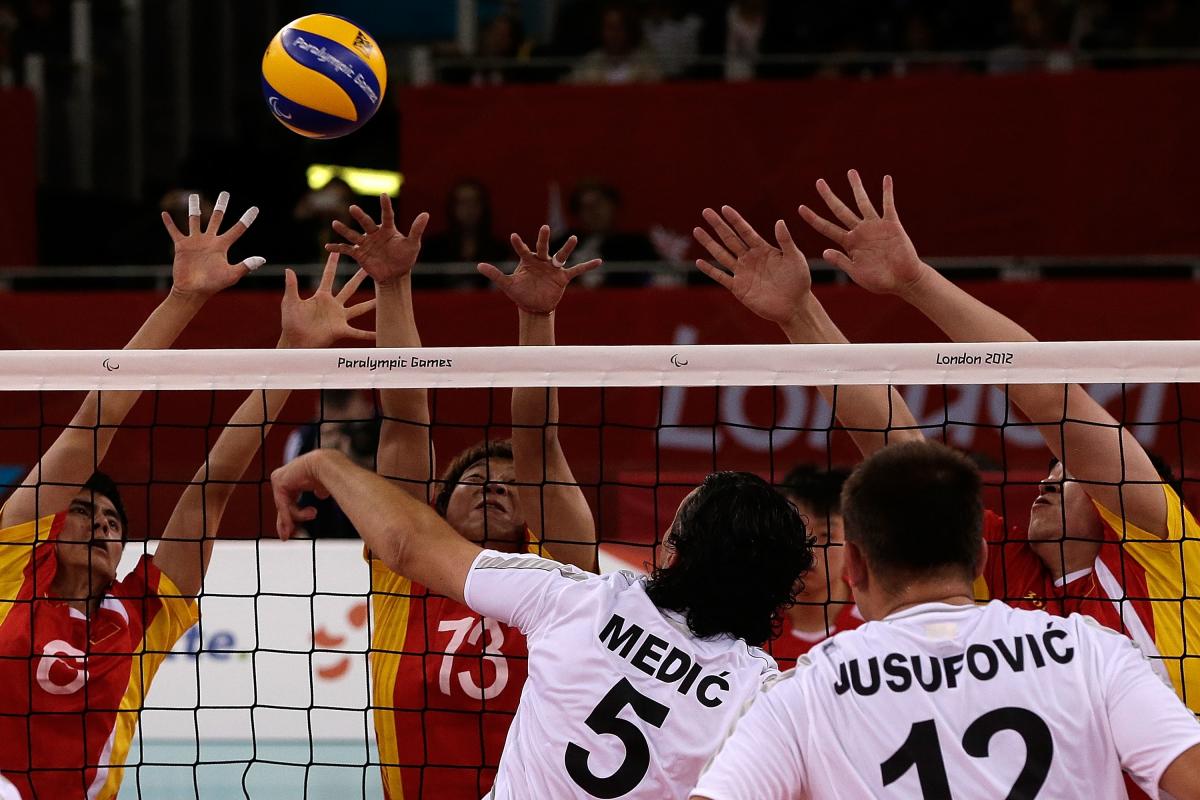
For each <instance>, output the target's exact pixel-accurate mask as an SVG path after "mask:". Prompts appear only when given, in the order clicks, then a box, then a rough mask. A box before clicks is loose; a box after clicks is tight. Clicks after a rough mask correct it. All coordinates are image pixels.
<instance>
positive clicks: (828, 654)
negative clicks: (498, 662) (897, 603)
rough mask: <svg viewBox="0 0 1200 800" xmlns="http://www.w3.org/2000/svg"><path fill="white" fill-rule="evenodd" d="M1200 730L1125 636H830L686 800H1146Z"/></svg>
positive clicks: (1040, 629) (930, 622) (959, 614)
mask: <svg viewBox="0 0 1200 800" xmlns="http://www.w3.org/2000/svg"><path fill="white" fill-rule="evenodd" d="M1196 744H1200V723H1198V722H1197V721H1196V718H1195V717H1194V716H1193V715H1192V714H1191V712H1189V711H1188V710H1187V708H1185V707H1184V705H1183V704H1182V703H1181V702H1180V701H1179V699H1178V698H1177V697H1176V696H1175V693H1174V692H1173V691H1172V690H1171V689H1170V688H1169V687H1168V686H1167V685H1166V684H1165V683H1164V682H1163V680H1162V679H1161V678H1160V677H1158V676H1157V675H1156V674H1155V673H1154V671H1153V670H1152V669H1151V668H1150V666H1149V664H1148V663H1147V662H1146V660H1145V658H1144V657H1143V656H1142V655H1141V653H1140V651H1138V649H1137V648H1136V646H1135V645H1134V644H1133V642H1131V641H1130V640H1129V639H1127V638H1126V637H1124V636H1122V635H1120V634H1118V633H1114V632H1113V631H1111V630H1109V629H1107V628H1102V627H1100V625H1099V624H1098V623H1096V622H1095V621H1094V620H1092V619H1091V618H1090V617H1084V616H1080V615H1078V614H1073V615H1071V616H1070V617H1069V618H1066V619H1064V618H1062V617H1053V616H1050V615H1049V614H1046V613H1044V612H1041V611H1021V610H1017V609H1013V608H1009V607H1008V606H1006V605H1003V604H1002V603H1000V602H999V601H993V602H991V603H989V604H988V605H986V606H971V605H969V606H954V605H947V604H943V603H929V604H925V605H920V606H916V607H913V608H910V609H907V610H905V611H901V612H899V613H896V614H893V615H892V616H890V617H888V618H887V619H885V620H884V621H882V622H872V623H868V624H867V625H864V626H863V627H861V628H859V629H857V630H855V631H848V632H846V633H842V634H839V635H837V636H835V637H833V638H832V639H830V640H829V641H827V642H825V643H824V644H822V645H819V646H818V647H816V648H815V649H814V650H813V651H812V652H810V653H809V654H808V656H805V657H803V658H801V659H800V662H799V663H798V664H797V667H796V669H795V670H792V671H790V672H788V673H785V674H784V675H783V677H781V678H780V679H779V680H776V681H772V682H771V684H770V685H769V686H767V687H766V688H765V689H764V690H763V692H762V693H761V694H760V695H759V696H758V698H757V699H756V700H755V701H754V703H753V705H752V706H751V708H750V709H749V711H748V712H747V713H746V715H745V717H743V718H742V719H741V720H740V721H739V722H738V723H737V725H736V728H735V729H734V733H733V735H732V737H731V738H730V739H729V741H728V742H726V743H725V744H724V745H723V746H722V748H721V750H720V752H719V753H718V755H717V756H716V757H715V758H714V760H713V763H712V765H711V766H710V767H709V768H708V769H707V770H706V771H705V773H704V775H703V776H702V777H701V779H700V783H699V785H698V786H697V787H696V789H695V791H694V792H693V794H694V795H696V796H698V797H705V798H711V800H743V799H744V800H751V799H752V800H790V799H791V798H796V797H801V796H804V797H810V798H812V800H824V799H825V798H848V797H854V798H869V797H876V798H926V800H942V799H943V798H950V797H954V798H957V799H958V800H972V799H973V798H980V800H983V798H999V797H1012V798H1018V797H1019V798H1067V797H1073V798H1082V797H1086V798H1088V800H1109V798H1112V799H1113V800H1116V798H1125V797H1126V796H1127V795H1126V791H1125V786H1124V782H1123V780H1122V777H1121V769H1122V768H1124V769H1126V770H1128V771H1129V773H1130V775H1132V776H1133V778H1134V779H1135V780H1136V781H1137V782H1138V784H1139V785H1141V786H1142V788H1143V789H1145V791H1146V792H1147V793H1148V794H1149V795H1150V796H1151V797H1158V796H1159V792H1158V783H1159V780H1160V779H1161V777H1162V774H1163V772H1164V771H1165V770H1166V768H1167V767H1168V766H1170V764H1171V762H1172V761H1174V760H1175V759H1176V758H1177V757H1178V756H1179V755H1180V754H1182V753H1183V752H1184V751H1185V750H1187V749H1188V748H1190V747H1192V746H1193V745H1196Z"/></svg>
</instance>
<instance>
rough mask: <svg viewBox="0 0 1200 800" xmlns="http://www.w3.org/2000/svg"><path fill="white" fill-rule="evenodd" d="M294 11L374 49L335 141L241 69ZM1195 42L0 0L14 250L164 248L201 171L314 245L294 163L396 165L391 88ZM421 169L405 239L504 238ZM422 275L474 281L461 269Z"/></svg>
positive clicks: (253, 72) (703, 1)
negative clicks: (356, 109)
mask: <svg viewBox="0 0 1200 800" xmlns="http://www.w3.org/2000/svg"><path fill="white" fill-rule="evenodd" d="M313 11H324V12H330V13H336V14H341V15H344V16H346V17H348V18H350V19H353V20H355V21H356V22H358V23H359V24H360V25H362V26H363V27H364V28H366V29H367V30H369V31H370V32H371V33H372V34H373V35H374V36H375V37H376V38H377V39H378V40H379V41H380V43H381V44H382V45H383V47H384V50H385V53H386V55H387V58H388V64H389V72H390V76H389V77H390V85H389V93H390V94H391V95H392V99H391V100H390V101H389V102H386V103H385V106H384V108H383V109H382V110H381V112H380V113H379V114H378V116H377V118H376V119H375V120H373V121H372V122H371V123H370V124H369V125H367V126H366V128H365V129H363V130H362V131H360V132H358V133H356V134H354V135H353V136H350V137H348V138H346V139H344V140H340V141H335V142H320V143H314V142H308V141H305V140H303V139H301V138H300V137H296V136H289V135H286V134H285V133H284V132H282V130H281V129H279V128H278V126H277V124H276V123H275V122H274V121H273V120H272V119H271V118H270V116H269V115H268V114H267V113H266V110H265V108H264V106H263V102H262V98H261V94H260V89H259V84H258V61H259V59H260V58H261V53H262V50H263V48H264V46H265V44H266V42H267V41H268V40H269V38H270V36H271V35H272V34H273V33H274V32H275V31H276V30H277V29H278V28H279V27H280V26H281V25H282V24H283V23H284V22H286V21H288V20H290V19H292V18H294V17H296V16H300V15H302V14H304V13H309V12H313ZM1197 61H1200V3H1197V2H1190V1H1188V0H1074V1H1072V0H836V1H832V0H820V1H818V0H693V1H692V2H684V1H683V0H621V1H619V2H613V1H612V0H391V1H389V2H377V1H376V0H324V2H319V3H314V2H305V1H304V0H236V1H235V0H0V88H3V87H28V88H30V89H32V90H33V92H34V94H35V95H36V96H37V99H38V111H37V117H38V119H37V131H38V143H39V149H38V164H37V172H38V200H37V202H38V214H37V220H38V224H37V246H36V259H35V260H36V263H37V264H38V265H41V266H44V267H51V266H61V265H79V264H90V265H97V264H109V265H137V264H162V263H165V262H166V261H167V260H168V259H169V248H168V242H167V240H166V239H165V237H163V236H162V235H160V231H159V229H158V225H159V223H158V220H157V216H156V213H155V212H156V211H157V210H159V209H162V210H167V211H171V212H172V213H175V214H179V215H182V214H183V213H184V209H185V204H186V195H187V193H188V192H190V191H200V192H201V193H202V194H203V195H204V196H205V198H206V201H207V202H211V200H212V199H213V198H215V195H216V192H217V191H218V190H220V189H223V188H224V189H230V190H231V191H233V193H234V196H235V205H237V201H244V202H253V203H256V204H258V205H260V206H262V207H263V208H264V209H268V210H269V212H270V213H265V214H264V215H263V219H262V222H260V223H259V224H260V226H261V228H260V232H261V234H262V236H263V238H265V239H268V240H269V241H270V242H271V252H270V253H269V254H268V255H269V256H270V257H271V258H272V260H275V261H278V260H287V261H293V262H296V261H299V262H304V263H308V262H312V261H314V260H316V258H317V256H318V254H319V246H320V245H321V244H322V243H323V242H324V241H326V240H328V237H329V235H330V233H329V223H330V221H331V220H332V219H334V218H337V217H339V216H344V214H345V207H346V205H348V203H350V202H353V201H355V199H356V197H357V196H358V192H357V191H356V190H355V189H354V188H353V187H352V186H351V185H350V184H348V183H347V182H345V181H342V180H340V179H338V178H336V177H335V178H333V179H332V180H329V179H328V178H326V179H325V181H326V182H318V183H314V182H313V180H312V179H311V177H310V176H309V174H308V172H307V168H308V167H309V166H310V165H312V164H314V163H322V164H340V165H351V166H354V167H367V168H376V169H382V170H390V171H400V172H401V173H403V172H404V171H405V167H406V165H405V164H403V163H397V162H398V158H397V147H396V142H397V140H398V137H399V136H400V132H399V126H398V118H399V114H402V113H403V108H399V109H398V103H397V102H396V95H397V93H398V92H399V91H400V89H401V87H436V86H442V85H454V86H461V87H464V90H465V87H471V88H474V89H477V90H478V91H481V92H482V91H487V90H489V89H490V88H492V87H501V86H511V85H521V86H525V85H530V84H558V85H582V84H606V85H618V84H621V85H623V84H644V83H655V82H667V81H670V82H699V81H720V82H752V81H822V80H830V79H841V80H847V79H849V80H860V81H880V80H896V79H904V78H910V77H914V76H922V75H943V74H969V75H978V76H993V75H995V76H1001V75H1013V74H1016V73H1026V74H1028V73H1052V74H1065V73H1073V72H1079V71H1100V70H1143V69H1161V68H1164V67H1170V66H1172V65H1188V64H1194V63H1196V62H1197ZM464 102H470V100H469V99H466V100H464ZM480 124H488V125H518V124H536V121H535V120H524V121H522V120H517V119H512V120H502V119H500V120H498V119H489V120H480ZM441 175H442V176H443V185H441V186H439V187H436V193H437V195H438V196H441V197H444V198H445V200H444V206H443V207H441V208H436V209H433V210H434V211H435V212H437V213H436V214H435V221H434V224H433V226H432V228H431V235H430V239H429V241H428V244H427V247H426V254H425V256H426V257H425V260H426V261H427V262H432V261H444V262H474V261H477V260H481V259H485V260H486V259H502V258H504V257H505V255H506V254H507V249H508V248H507V234H508V231H506V230H504V231H502V230H497V229H496V227H495V225H494V222H493V197H494V195H495V193H496V190H497V187H495V186H489V185H487V184H486V182H483V181H481V180H479V179H478V177H477V176H474V175H471V174H458V173H457V172H456V171H455V169H454V165H452V164H447V165H445V168H444V169H443V170H441ZM425 188H426V189H429V187H425ZM556 191H559V192H560V195H559V202H558V205H557V207H556V208H551V209H550V215H551V216H552V217H553V216H555V215H556V214H560V215H561V219H560V220H559V224H558V225H556V233H557V234H559V236H560V238H562V237H565V236H566V235H567V233H568V232H576V233H578V234H580V235H581V237H583V239H584V247H583V252H584V253H587V254H595V255H602V256H604V257H606V258H607V259H609V260H613V261H628V262H652V261H660V260H667V261H674V260H678V259H680V258H681V257H683V255H684V253H685V249H686V248H685V247H684V246H683V245H681V244H680V242H679V239H678V235H677V234H676V235H667V234H664V233H663V232H655V231H652V230H636V229H630V226H628V225H626V224H624V223H623V222H622V214H621V210H622V207H623V205H624V201H625V199H626V198H627V197H628V196H629V193H631V192H637V191H638V187H637V186H620V185H614V184H613V183H612V182H611V181H610V180H609V176H605V175H595V176H592V177H590V178H589V179H587V180H581V181H577V182H574V183H572V184H571V185H563V186H561V187H556ZM84 208H87V209H91V210H90V211H89V212H88V213H85V214H79V213H76V212H77V211H78V210H80V209H84ZM67 217H69V218H70V220H71V223H70V226H71V231H72V235H69V236H67V235H63V228H62V226H63V224H64V220H65V219H66V218H67ZM131 274H132V273H131ZM423 279H425V280H428V281H429V284H428V285H430V286H441V287H467V288H469V287H473V286H477V285H479V281H478V279H477V278H475V277H472V276H470V275H468V274H464V273H463V272H462V271H459V272H458V273H453V272H447V274H446V275H444V276H438V275H437V274H431V275H428V276H426V277H425V278H423ZM610 280H615V281H617V282H621V281H622V280H624V281H625V282H626V283H630V282H632V283H633V284H635V285H636V284H639V283H640V282H644V280H645V278H644V277H635V278H628V277H626V278H624V279H618V278H612V279H610Z"/></svg>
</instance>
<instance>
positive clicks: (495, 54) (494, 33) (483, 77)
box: [470, 14, 529, 86]
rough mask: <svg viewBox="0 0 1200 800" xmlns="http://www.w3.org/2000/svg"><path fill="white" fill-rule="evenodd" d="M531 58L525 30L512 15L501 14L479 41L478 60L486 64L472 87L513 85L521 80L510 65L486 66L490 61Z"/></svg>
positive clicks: (472, 77)
mask: <svg viewBox="0 0 1200 800" xmlns="http://www.w3.org/2000/svg"><path fill="white" fill-rule="evenodd" d="M528 55H529V44H528V42H526V40H525V26H524V25H522V24H521V20H520V19H518V18H517V17H516V16H515V15H513V14H500V15H499V16H497V17H495V18H493V19H492V21H491V22H489V23H488V24H487V26H486V27H484V29H483V32H482V35H481V36H480V37H479V57H480V58H481V59H483V60H484V62H485V63H484V64H482V65H481V66H480V68H479V69H476V70H475V72H474V73H473V74H472V75H471V81H470V82H471V85H472V86H496V85H499V84H502V83H512V82H513V80H514V78H517V77H519V75H520V73H519V72H516V71H515V70H514V69H513V68H512V66H511V65H496V64H490V65H489V64H487V63H486V61H487V60H489V59H494V60H500V59H503V60H514V59H517V58H520V57H522V56H528Z"/></svg>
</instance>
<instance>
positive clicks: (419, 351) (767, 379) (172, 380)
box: [0, 341, 1200, 391]
mask: <svg viewBox="0 0 1200 800" xmlns="http://www.w3.org/2000/svg"><path fill="white" fill-rule="evenodd" d="M987 383H990V384H1026V383H1200V341H1116V342H1013V343H1008V342H987V343H919V344H816V345H639V346H605V347H594V346H562V345H559V346H553V347H443V348H438V347H424V348H415V349H409V348H371V349H367V348H361V349H337V348H331V349H325V350H256V349H246V350H8V351H0V391H81V390H92V389H102V390H104V389H107V390H120V389H143V390H185V391H186V390H197V391H210V390H216V389H270V388H278V389H332V388H340V389H354V388H431V389H433V388H477V387H518V386H566V387H614V386H620V387H634V386H786V385H791V386H839V385H840V386H850V385H870V384H891V385H909V384H926V385H937V384H951V385H961V384H987Z"/></svg>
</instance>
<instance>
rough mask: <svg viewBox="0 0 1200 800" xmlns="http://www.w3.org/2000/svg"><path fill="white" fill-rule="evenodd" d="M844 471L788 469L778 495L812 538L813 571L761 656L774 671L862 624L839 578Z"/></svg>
mask: <svg viewBox="0 0 1200 800" xmlns="http://www.w3.org/2000/svg"><path fill="white" fill-rule="evenodd" d="M849 474H850V473H849V471H848V470H845V469H837V468H835V469H830V470H820V469H817V468H816V467H814V466H811V465H808V464H801V465H799V466H796V467H793V468H792V470H791V472H789V473H788V474H787V475H786V476H785V477H784V479H783V487H782V489H781V491H782V492H783V494H784V496H786V497H787V498H788V499H789V500H791V501H792V505H794V506H796V508H797V509H798V510H799V511H800V515H801V516H802V517H804V520H805V523H806V527H807V528H808V533H809V535H810V536H812V538H813V555H814V556H815V559H814V562H813V568H812V569H811V570H809V572H808V573H807V574H806V575H805V576H804V589H803V591H801V592H800V593H799V594H797V595H796V605H794V606H792V607H791V608H790V609H788V613H787V614H786V615H785V616H784V619H783V629H782V630H781V631H780V633H779V636H778V638H776V639H774V640H773V641H771V643H770V644H769V645H768V647H767V651H768V652H769V653H770V654H771V655H772V656H774V657H775V661H776V662H778V663H779V668H780V669H791V668H792V667H794V666H796V659H798V658H799V657H800V656H802V655H804V654H805V653H807V652H808V651H809V650H811V649H812V648H813V647H815V646H816V645H818V644H820V643H821V642H823V641H825V640H826V639H828V638H829V637H830V636H833V635H834V634H837V633H840V632H842V631H848V630H853V629H854V628H857V627H858V626H859V625H861V624H862V623H863V616H862V614H861V613H860V612H859V610H858V607H857V606H856V605H855V604H854V601H853V600H852V599H851V597H850V587H849V586H847V585H846V582H845V581H844V580H843V579H842V572H843V563H844V558H845V553H844V551H843V550H842V548H843V546H844V545H845V542H846V536H845V526H844V521H843V519H842V484H843V483H845V482H846V478H847V477H848V476H849Z"/></svg>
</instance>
